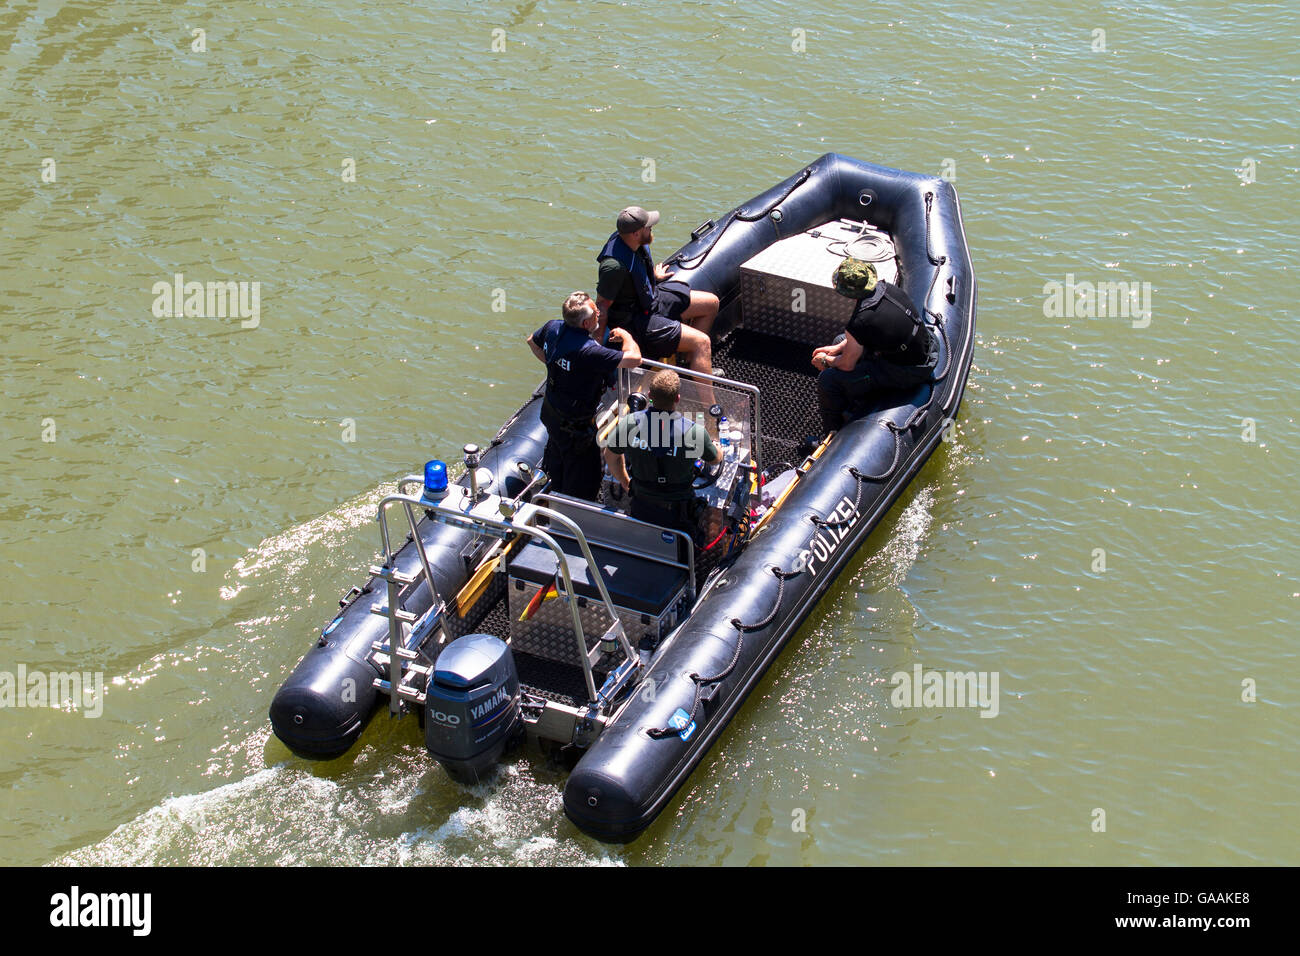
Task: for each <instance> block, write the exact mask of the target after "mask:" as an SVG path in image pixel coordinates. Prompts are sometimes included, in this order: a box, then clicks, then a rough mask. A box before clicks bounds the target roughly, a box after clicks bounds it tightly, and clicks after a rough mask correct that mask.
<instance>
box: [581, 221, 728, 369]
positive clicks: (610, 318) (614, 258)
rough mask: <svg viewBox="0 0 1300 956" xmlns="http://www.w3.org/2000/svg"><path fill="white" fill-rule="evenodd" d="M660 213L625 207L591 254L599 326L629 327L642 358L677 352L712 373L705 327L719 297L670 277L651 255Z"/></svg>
mask: <svg viewBox="0 0 1300 956" xmlns="http://www.w3.org/2000/svg"><path fill="white" fill-rule="evenodd" d="M658 221H659V213H657V212H648V211H646V210H645V209H642V208H641V207H640V206H628V207H627V208H626V209H624V210H623V211H622V212H620V213H619V214H618V219H617V221H616V223H615V225H616V228H617V231H616V232H615V233H614V234H613V235H611V236H610V237H609V239H607V240H606V241H605V245H604V246H603V247H602V248H601V250H600V252H599V253H597V255H596V260H597V261H598V262H599V263H600V271H599V274H598V277H597V280H596V306H597V308H598V309H599V310H600V317H601V322H602V324H607V325H608V326H609V328H612V329H617V328H624V329H629V330H631V332H632V334H633V336H635V337H636V340H637V343H638V344H639V345H640V346H641V350H642V352H644V353H645V357H646V358H651V359H659V360H661V361H664V360H667V359H668V357H669V356H671V355H674V354H676V353H678V352H680V353H681V354H682V356H683V357H684V358H685V359H686V362H687V364H688V365H689V366H690V367H691V368H693V369H695V370H696V371H697V372H704V373H705V374H706V375H707V374H709V373H711V372H712V371H713V359H712V351H713V349H712V344H711V343H710V341H709V329H710V328H712V327H713V320H714V319H715V318H716V317H717V315H718V297H717V296H716V295H714V294H713V293H712V292H697V291H692V290H691V288H690V286H688V285H687V284H686V283H685V282H682V281H680V280H677V279H672V278H670V276H671V273H670V272H669V271H668V270H667V269H666V268H665V267H664V266H663V265H662V264H660V265H655V262H654V260H653V259H652V258H651V257H650V248H649V247H650V243H651V242H652V241H653V240H654V227H655V223H657V222H658Z"/></svg>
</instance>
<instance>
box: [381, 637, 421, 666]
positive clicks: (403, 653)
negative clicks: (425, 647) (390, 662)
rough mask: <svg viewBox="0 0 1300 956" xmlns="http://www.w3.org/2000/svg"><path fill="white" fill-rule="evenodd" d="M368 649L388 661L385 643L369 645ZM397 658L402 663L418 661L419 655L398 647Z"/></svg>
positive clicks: (408, 649) (406, 648)
mask: <svg viewBox="0 0 1300 956" xmlns="http://www.w3.org/2000/svg"><path fill="white" fill-rule="evenodd" d="M370 649H371V650H372V651H375V652H376V653H379V654H382V655H384V658H385V660H387V659H388V642H387V641H375V642H374V643H373V644H371V645H370ZM397 656H398V657H400V658H401V659H402V660H404V661H414V660H419V658H420V655H419V654H418V653H416V652H415V651H413V650H411V649H410V648H409V647H398V648H397Z"/></svg>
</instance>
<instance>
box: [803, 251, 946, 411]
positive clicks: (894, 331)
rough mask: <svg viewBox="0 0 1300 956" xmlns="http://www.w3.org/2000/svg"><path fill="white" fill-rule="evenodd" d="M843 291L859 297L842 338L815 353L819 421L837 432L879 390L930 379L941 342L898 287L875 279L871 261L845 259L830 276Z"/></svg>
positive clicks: (910, 384)
mask: <svg viewBox="0 0 1300 956" xmlns="http://www.w3.org/2000/svg"><path fill="white" fill-rule="evenodd" d="M831 282H832V284H833V285H834V286H835V290H836V291H837V292H839V293H840V294H841V295H846V296H849V297H850V298H854V299H859V300H860V301H859V302H858V306H857V308H856V309H854V311H853V316H852V318H850V319H849V324H848V326H847V328H846V329H845V335H844V336H843V338H842V339H837V340H836V341H835V343H834V344H833V345H823V346H822V347H821V348H819V349H817V350H816V351H814V352H813V357H812V364H813V367H814V368H819V369H822V373H821V374H820V375H819V376H817V404H818V405H819V407H820V408H821V414H822V425H823V426H824V427H825V429H826V430H827V431H837V430H838V429H839V428H840V427H841V426H842V425H843V424H844V413H845V412H846V411H847V412H852V411H853V407H854V406H855V405H858V404H860V403H861V402H862V401H864V400H865V399H867V398H869V397H871V396H873V395H876V394H878V393H880V392H885V391H890V390H892V389H901V388H908V387H911V386H916V385H922V384H924V383H926V382H929V381H931V380H932V377H933V375H934V367H935V364H936V363H937V362H938V360H939V341H938V338H937V337H936V336H935V335H934V333H933V332H931V331H930V328H929V327H928V326H927V325H926V324H925V321H924V320H923V319H922V318H921V316H920V314H919V313H918V312H917V311H916V309H915V308H914V307H913V305H912V301H911V300H910V299H909V298H908V296H907V293H905V292H904V291H903V290H902V289H900V288H899V287H898V286H896V285H893V284H892V283H889V282H885V281H884V280H878V279H877V278H876V269H875V267H874V266H872V265H871V263H869V262H863V261H861V260H859V259H845V260H844V262H842V263H840V265H839V267H838V268H837V269H836V270H835V274H834V276H833V277H832V279H831Z"/></svg>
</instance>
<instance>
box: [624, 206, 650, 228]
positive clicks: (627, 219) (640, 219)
mask: <svg viewBox="0 0 1300 956" xmlns="http://www.w3.org/2000/svg"><path fill="white" fill-rule="evenodd" d="M658 221H659V213H658V212H657V211H656V212H647V211H646V210H644V209H642V208H641V207H640V206H628V207H627V208H626V209H624V210H623V211H622V212H620V213H619V214H618V231H619V232H636V231H637V230H638V229H641V228H643V227H645V226H653V225H654V224H655V223H657V222H658Z"/></svg>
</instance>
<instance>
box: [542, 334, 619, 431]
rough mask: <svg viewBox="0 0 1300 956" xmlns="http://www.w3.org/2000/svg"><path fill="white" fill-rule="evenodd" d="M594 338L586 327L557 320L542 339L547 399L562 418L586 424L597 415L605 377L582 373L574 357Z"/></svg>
mask: <svg viewBox="0 0 1300 956" xmlns="http://www.w3.org/2000/svg"><path fill="white" fill-rule="evenodd" d="M590 338H591V336H590V335H589V334H588V333H587V330H586V329H579V328H574V327H573V326H571V325H568V324H567V323H565V322H561V321H558V320H556V323H555V324H554V325H552V326H551V327H550V328H548V329H547V330H546V335H545V337H544V338H543V340H542V353H543V354H544V355H545V356H546V401H547V402H549V403H550V405H551V407H552V408H554V409H555V411H556V413H557V414H559V415H560V416H561V417H562V418H566V419H571V420H573V421H574V422H575V423H577V422H583V423H584V424H585V423H586V422H587V421H588V420H589V419H590V418H591V416H593V415H595V414H596V408H597V406H599V405H600V393H601V392H603V391H604V390H605V382H604V380H603V379H601V378H597V377H595V376H586V375H582V374H580V373H579V372H578V371H576V370H574V369H573V368H572V367H571V365H570V360H571V359H572V357H573V356H574V355H577V354H578V352H580V351H581V350H582V347H583V346H584V345H585V344H586V343H587V340H588V339H590Z"/></svg>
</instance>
